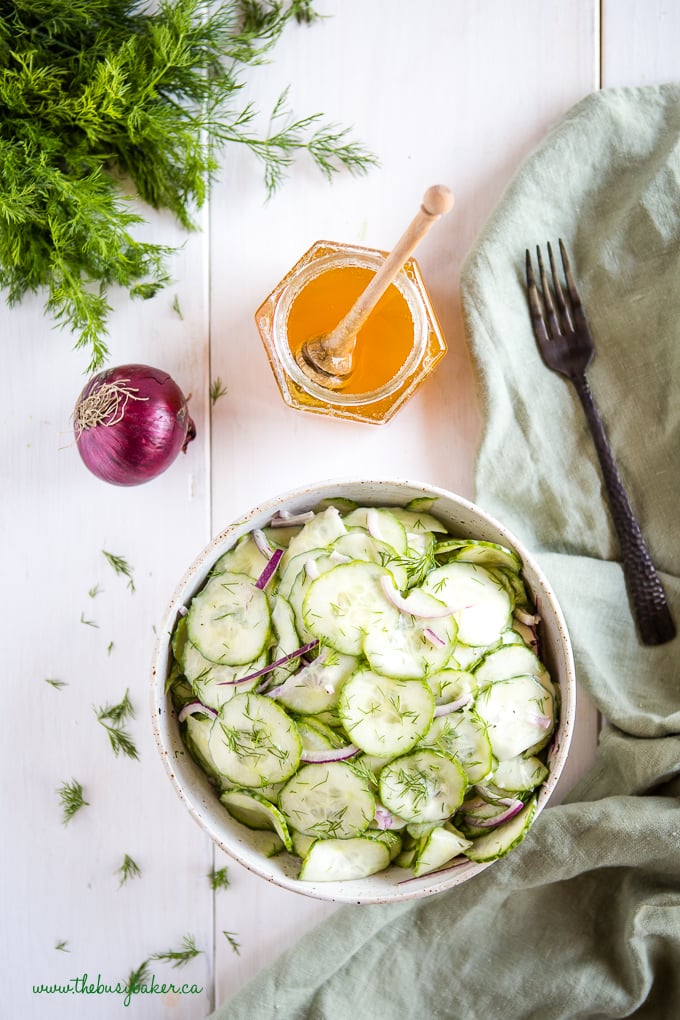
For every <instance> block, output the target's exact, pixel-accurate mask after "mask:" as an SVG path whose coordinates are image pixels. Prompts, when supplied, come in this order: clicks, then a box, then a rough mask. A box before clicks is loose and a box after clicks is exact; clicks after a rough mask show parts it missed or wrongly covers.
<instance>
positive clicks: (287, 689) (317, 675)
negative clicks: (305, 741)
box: [274, 647, 358, 715]
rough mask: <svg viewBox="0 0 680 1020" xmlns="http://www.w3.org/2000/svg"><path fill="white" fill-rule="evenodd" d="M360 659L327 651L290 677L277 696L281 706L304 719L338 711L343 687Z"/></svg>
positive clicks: (327, 649) (330, 649)
mask: <svg viewBox="0 0 680 1020" xmlns="http://www.w3.org/2000/svg"><path fill="white" fill-rule="evenodd" d="M357 664H358V659H356V658H355V657H354V656H353V655H341V654H340V653H339V652H336V651H335V650H334V649H332V648H328V647H324V648H322V649H321V651H320V652H319V654H318V656H317V657H316V659H314V660H313V661H312V662H310V663H309V665H307V666H303V667H302V669H299V670H298V672H297V673H294V674H293V675H292V676H289V677H288V679H287V680H286V682H285V683H284V684H283V685H282V686H281V687H280V688H279V689H278V690H277V691H276V694H275V695H274V696H275V697H276V700H277V702H278V703H279V704H281V705H284V706H285V707H286V708H288V709H290V711H291V712H297V713H300V714H301V715H316V714H317V713H318V712H326V711H328V710H329V709H332V708H335V706H336V705H337V703H338V699H339V697H340V691H341V689H342V686H343V684H344V683H345V681H346V680H347V678H348V677H349V676H351V674H352V673H353V672H354V670H355V669H356V667H357Z"/></svg>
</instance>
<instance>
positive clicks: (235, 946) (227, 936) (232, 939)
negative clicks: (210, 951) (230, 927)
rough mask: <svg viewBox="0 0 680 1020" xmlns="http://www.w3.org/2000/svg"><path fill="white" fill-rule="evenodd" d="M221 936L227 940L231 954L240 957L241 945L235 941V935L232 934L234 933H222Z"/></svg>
mask: <svg viewBox="0 0 680 1020" xmlns="http://www.w3.org/2000/svg"><path fill="white" fill-rule="evenodd" d="M222 934H223V935H224V937H225V939H226V940H227V942H228V943H229V945H230V946H231V948H232V950H233V952H235V953H236V955H237V956H240V955H241V943H240V942H239V941H238V939H237V937H236V935H235V934H234V932H233V931H223V932H222Z"/></svg>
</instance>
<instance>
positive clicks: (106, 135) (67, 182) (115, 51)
mask: <svg viewBox="0 0 680 1020" xmlns="http://www.w3.org/2000/svg"><path fill="white" fill-rule="evenodd" d="M315 18H316V12H315V11H314V9H313V5H312V0H223V2H218V3H214V2H213V0H159V2H158V3H157V4H154V5H152V6H147V5H146V4H144V3H142V2H141V0H63V2H62V3H59V4H45V2H44V0H22V2H21V3H20V4H6V5H4V6H3V10H2V12H1V13H0V108H1V109H2V111H3V116H2V119H1V121H0V287H2V288H3V289H4V291H5V293H6V296H7V300H8V302H9V303H10V304H14V303H16V302H18V301H20V300H21V299H22V298H23V297H24V295H26V294H27V293H32V292H36V291H42V292H45V293H46V301H45V310H46V312H47V313H48V314H50V315H51V316H53V318H54V319H55V321H56V322H57V323H58V324H60V325H62V326H64V327H67V328H69V329H70V330H71V331H72V332H73V333H74V334H75V336H76V342H75V345H76V347H78V348H83V349H85V350H87V351H89V355H90V361H89V365H88V370H89V371H96V370H98V369H99V368H100V367H101V366H102V365H103V363H104V362H105V360H106V358H107V357H108V348H107V343H106V332H107V321H108V316H109V313H110V311H111V307H110V304H109V291H110V290H111V288H113V287H122V288H125V289H126V290H127V291H128V292H129V294H130V296H131V297H139V298H143V299H146V298H149V297H152V296H153V295H154V294H155V293H157V292H158V290H159V289H161V288H162V287H165V286H166V285H167V284H168V283H169V282H170V273H169V270H168V263H169V260H170V258H171V256H172V255H173V253H174V250H175V249H174V248H172V247H170V246H167V245H162V244H156V243H152V242H148V241H143V240H141V239H140V238H138V237H137V236H136V233H137V231H138V228H139V227H140V225H141V224H143V223H144V216H143V215H141V214H140V212H139V211H138V208H139V207H136V208H133V207H132V199H133V198H134V197H138V198H140V199H141V200H142V202H144V203H146V204H147V205H149V206H151V207H152V208H154V209H164V210H168V211H169V212H170V213H171V214H172V215H173V216H174V217H175V218H176V220H177V221H178V222H179V223H180V224H181V225H182V226H183V227H184V228H185V229H187V230H191V229H195V227H196V223H195V215H196V211H197V210H198V209H200V208H201V207H202V206H203V204H204V202H205V200H206V198H207V195H208V192H209V188H210V185H211V183H212V181H213V179H214V177H215V175H216V173H217V170H218V169H219V157H220V154H221V151H222V150H223V149H224V148H225V146H227V144H228V143H239V144H242V145H247V146H248V147H249V148H250V149H251V150H252V151H253V152H254V153H255V155H256V156H257V157H258V158H259V159H260V160H261V161H262V162H263V165H264V178H265V185H266V189H267V192H268V193H271V192H272V191H273V190H274V189H275V188H276V187H278V185H279V184H280V183H281V180H282V178H283V177H284V176H285V173H286V170H287V169H288V167H289V166H290V164H291V162H292V160H293V158H294V154H295V153H296V152H298V151H302V150H306V151H308V152H309V153H310V155H311V157H312V159H313V160H314V161H315V163H316V165H317V166H318V167H319V168H320V169H321V170H322V172H323V173H325V174H326V175H327V176H330V175H331V174H333V173H334V172H335V171H336V170H337V169H340V168H341V167H343V166H344V167H346V168H347V169H348V170H349V171H350V172H353V173H361V172H365V171H366V170H367V169H368V168H369V167H370V166H372V165H373V164H374V163H375V162H376V160H375V158H374V157H373V156H372V155H371V154H370V153H368V152H367V151H366V150H365V149H364V148H363V147H362V146H361V145H358V144H356V143H354V142H352V141H350V140H349V139H348V138H347V134H346V131H345V130H343V129H338V128H337V127H335V126H334V125H328V126H327V125H323V124H321V123H320V122H319V115H318V114H314V115H312V116H311V117H303V118H301V119H298V120H295V119H293V118H291V116H290V114H289V113H288V111H287V109H286V98H285V97H286V93H285V92H284V93H283V94H282V97H281V99H280V101H279V102H278V103H277V104H276V106H275V108H274V114H273V117H272V125H271V127H270V131H269V133H267V132H265V133H264V136H260V135H259V134H258V133H257V131H256V130H254V128H253V122H254V119H255V114H256V111H255V109H254V107H253V106H252V105H246V106H245V107H243V106H242V104H241V103H240V102H239V97H240V91H241V89H242V88H243V86H244V84H245V81H244V73H245V71H246V69H247V67H249V66H253V65H257V64H261V63H263V62H264V61H265V60H266V59H268V56H269V53H270V51H271V49H272V47H273V46H274V45H275V43H276V42H277V41H278V40H279V38H280V37H281V34H282V33H283V32H284V30H285V29H286V28H287V26H288V25H289V24H290V23H291V22H292V21H296V20H297V21H299V22H311V21H313V20H315ZM128 190H129V191H130V192H131V194H127V191H128Z"/></svg>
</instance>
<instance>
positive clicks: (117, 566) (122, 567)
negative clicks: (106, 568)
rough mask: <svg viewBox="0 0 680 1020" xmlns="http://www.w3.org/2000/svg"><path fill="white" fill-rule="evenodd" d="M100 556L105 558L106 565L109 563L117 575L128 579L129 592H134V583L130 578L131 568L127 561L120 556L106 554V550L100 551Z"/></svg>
mask: <svg viewBox="0 0 680 1020" xmlns="http://www.w3.org/2000/svg"><path fill="white" fill-rule="evenodd" d="M102 554H103V556H104V557H105V558H106V561H107V563H109V564H110V565H111V566H112V567H113V569H114V570H115V572H116V573H117V574H121V575H122V576H123V577H127V579H128V583H127V586H128V588H129V589H130V591H134V590H135V582H134V580H133V578H132V568H131V567H130V565H129V563H128V562H127V560H125V559H124V558H123V557H122V556H116V555H114V553H110V552H107V551H106V549H102Z"/></svg>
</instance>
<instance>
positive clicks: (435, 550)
mask: <svg viewBox="0 0 680 1020" xmlns="http://www.w3.org/2000/svg"><path fill="white" fill-rule="evenodd" d="M431 503H432V501H431V500H426V499H420V500H415V501H413V502H411V503H409V504H407V505H406V506H404V507H393V506H358V505H355V504H351V503H349V502H348V501H346V500H342V499H337V500H333V501H329V500H326V501H324V502H323V503H322V504H321V505H319V506H318V507H316V508H315V510H313V511H309V512H306V513H302V514H290V513H285V512H279V513H277V514H276V515H275V516H274V518H273V519H272V520H271V521H270V523H269V524H268V526H267V527H264V528H261V529H254V530H253V531H251V532H249V533H248V534H246V535H244V536H242V537H241V538H240V539H239V540H238V541H237V543H236V544H235V545H234V546H233V547H232V548H231V549H229V550H228V551H227V552H226V553H224V554H223V555H222V556H221V557H220V558H219V559H218V560H217V562H216V563H215V564H214V566H213V569H212V570H211V572H210V574H209V576H208V578H207V580H206V581H205V583H204V584H203V586H202V588H201V589H200V591H198V592H197V594H195V595H194V597H193V598H192V599H191V601H190V603H189V604H188V606H186V607H184V608H183V610H182V611H181V613H180V614H179V616H178V620H177V623H176V625H175V628H174V631H173V634H172V666H171V670H170V674H169V677H168V690H169V692H170V694H171V697H172V701H173V704H174V707H175V710H176V713H177V718H178V721H179V725H180V729H181V733H182V737H183V740H184V743H185V745H186V747H187V749H188V751H189V752H190V754H191V755H192V757H193V758H194V760H195V761H196V762H197V763H198V764H199V765H200V767H201V768H202V769H203V770H204V771H205V772H206V773H207V775H208V776H209V778H210V780H211V782H212V784H213V786H214V788H215V791H216V796H218V797H219V799H220V800H221V802H222V804H223V806H224V809H225V811H227V812H229V814H230V815H231V816H232V817H233V818H234V819H236V820H237V822H239V823H240V824H242V825H244V826H247V827H248V828H250V829H256V830H262V831H261V834H260V837H259V838H261V839H262V840H263V842H262V846H263V852H264V853H266V854H267V855H273V854H275V853H282V852H287V853H288V854H291V855H293V857H294V858H295V859H299V878H300V880H301V881H308V882H323V881H338V880H351V879H359V878H363V877H366V876H368V875H372V874H375V873H376V872H379V871H382V870H383V869H385V868H387V867H389V866H390V865H395V866H399V867H402V868H404V869H405V872H404V878H405V880H409V879H413V878H417V877H420V876H422V875H425V874H429V873H432V872H435V871H439V870H442V869H446V868H451V867H456V866H458V865H459V864H463V863H466V862H468V861H474V862H480V863H481V862H487V861H492V860H495V859H496V858H498V857H502V856H503V855H504V854H506V853H508V851H509V850H511V849H512V848H513V847H514V846H516V845H517V844H518V843H519V842H520V841H521V840H522V839H523V837H524V835H525V834H526V832H527V830H528V828H529V826H530V825H531V822H532V819H533V816H534V813H535V810H536V799H537V793H538V789H539V787H540V786H541V784H542V783H543V782H544V780H545V779H546V777H547V776H548V771H549V770H548V765H547V764H546V762H547V754H548V749H549V745H550V742H551V737H552V734H553V732H554V729H555V725H556V720H557V715H558V711H559V703H558V689H557V688H556V686H555V685H553V683H552V681H551V679H550V675H549V673H548V670H547V669H546V667H545V665H544V664H543V663H542V662H541V659H540V647H539V639H538V624H539V617H538V614H537V611H536V607H535V606H534V605H533V603H532V601H531V598H530V593H529V592H528V591H527V589H526V586H525V583H524V580H523V577H522V564H521V561H520V559H519V557H518V556H517V554H516V553H515V552H514V551H512V550H511V549H509V548H506V547H505V546H501V545H497V544H494V543H492V542H487V541H482V540H473V539H469V538H457V537H455V536H453V535H452V534H450V533H449V532H448V530H447V528H446V527H445V526H444V525H443V524H442V523H441V522H440V521H439V520H438V519H437V518H436V516H434V515H433V513H432V509H433V508H432V506H431Z"/></svg>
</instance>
